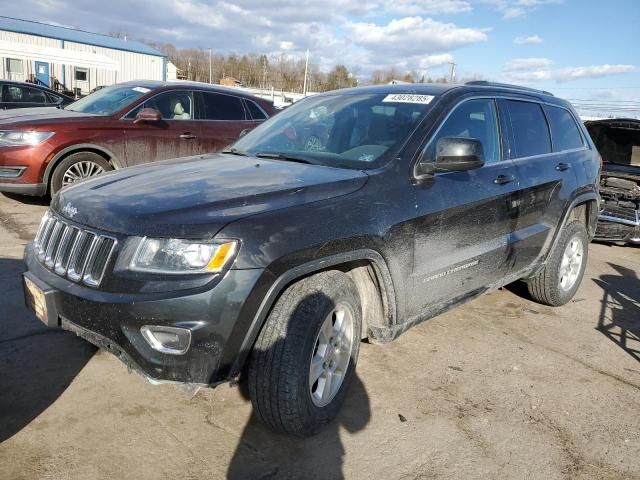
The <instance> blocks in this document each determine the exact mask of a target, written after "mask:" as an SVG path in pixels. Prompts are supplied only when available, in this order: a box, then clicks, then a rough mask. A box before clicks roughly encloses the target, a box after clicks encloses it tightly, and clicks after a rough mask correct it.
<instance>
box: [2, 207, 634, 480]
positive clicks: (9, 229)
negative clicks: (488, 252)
mask: <svg viewBox="0 0 640 480" xmlns="http://www.w3.org/2000/svg"><path fill="white" fill-rule="evenodd" d="M45 209H46V204H45V202H43V201H39V200H34V199H25V198H20V197H17V196H16V197H8V196H4V195H2V194H0V478H1V479H30V480H32V479H39V478H51V479H83V480H89V479H102V478H114V479H118V478H132V479H146V478H149V479H164V478H167V479H177V478H186V479H192V478H193V479H195V478H211V479H217V478H226V477H229V478H278V479H279V478H301V479H302V478H304V479H311V478H322V479H330V478H342V477H345V478H349V479H361V478H362V479H367V480H368V479H370V478H372V477H375V478H379V479H418V478H419V479H432V478H452V479H453V478H455V479H461V478H465V479H467V478H479V479H480V478H482V479H487V478H500V479H502V478H526V479H532V478H540V479H545V480H550V479H563V478H585V479H587V478H588V479H594V478H611V479H623V478H640V415H638V412H639V411H640V280H639V276H640V249H638V248H623V247H615V246H606V245H592V246H591V249H590V254H591V256H590V259H589V267H588V269H587V273H586V276H585V279H584V281H583V284H582V287H581V289H580V290H579V291H578V293H577V295H576V298H575V299H574V300H573V302H572V303H570V304H569V305H567V306H565V307H562V308H559V309H552V308H549V307H545V306H541V305H538V304H535V303H533V302H531V301H529V300H527V299H526V298H525V297H523V296H521V295H519V294H518V291H517V289H503V290H500V291H497V292H494V293H492V294H490V295H487V296H484V297H483V298H480V299H478V300H476V301H474V302H472V303H470V304H468V305H465V306H463V307H460V308H457V309H455V310H452V311H451V312H449V313H446V314H444V315H441V316H439V317H437V318H434V319H433V320H430V321H428V322H426V323H423V324H421V325H419V326H417V327H415V328H413V329H411V330H409V331H408V332H407V333H406V334H404V335H403V336H402V337H400V338H399V339H398V340H397V341H396V342H394V343H393V344H391V345H387V346H376V345H369V344H363V345H362V348H361V357H360V361H359V365H358V378H357V381H356V382H355V384H354V385H353V386H352V389H351V391H350V394H349V396H348V399H347V403H346V405H345V408H344V409H343V411H342V413H341V415H340V417H339V419H338V421H337V422H335V423H334V424H332V425H331V426H330V427H329V428H327V429H326V430H325V431H323V432H322V433H321V434H320V435H319V436H317V437H315V438H312V439H308V440H304V441H301V440H297V439H296V440H292V439H290V438H287V437H284V436H281V435H275V434H273V433H271V432H270V431H269V430H267V429H265V428H263V427H262V426H261V424H259V423H258V422H257V421H256V420H255V419H254V418H253V417H252V416H251V405H250V402H249V401H248V400H247V398H246V395H245V394H244V392H243V389H242V388H241V387H237V386H233V387H229V386H228V385H223V386H221V387H219V388H217V389H214V390H211V389H204V390H199V391H195V390H191V389H189V388H178V387H176V386H170V385H162V386H152V385H150V384H148V383H147V382H146V381H145V380H143V379H142V378H141V377H139V376H138V375H136V374H134V373H128V372H127V369H126V367H125V366H123V365H122V364H121V363H120V362H119V361H118V360H116V359H115V358H114V357H113V356H111V355H110V354H107V353H104V352H99V351H96V350H95V349H94V348H93V347H92V346H90V345H89V344H87V343H85V342H84V341H82V340H80V339H79V338H77V337H75V336H74V335H73V334H70V333H67V332H62V331H53V330H46V329H45V328H44V327H43V326H42V325H41V324H40V323H39V322H38V321H37V320H36V319H35V317H33V316H32V315H31V314H30V313H29V312H28V311H27V310H26V309H25V308H24V306H23V299H22V290H21V285H20V273H21V272H22V270H23V266H22V262H21V256H22V250H23V248H24V245H25V244H26V242H27V241H29V240H30V239H31V237H32V236H33V235H34V233H35V229H36V226H37V223H38V221H39V219H40V216H41V215H42V213H43V212H44V210H45Z"/></svg>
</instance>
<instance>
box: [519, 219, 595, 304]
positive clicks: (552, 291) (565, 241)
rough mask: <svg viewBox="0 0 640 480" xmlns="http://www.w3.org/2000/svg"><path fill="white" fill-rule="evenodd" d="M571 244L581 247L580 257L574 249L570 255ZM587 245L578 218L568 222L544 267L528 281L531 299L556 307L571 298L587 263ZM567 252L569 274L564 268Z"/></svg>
mask: <svg viewBox="0 0 640 480" xmlns="http://www.w3.org/2000/svg"><path fill="white" fill-rule="evenodd" d="M575 242H578V243H579V245H578V244H576V243H575ZM574 245H578V247H576V248H578V249H581V252H582V253H581V255H579V258H578V255H577V254H575V252H574V253H573V254H572V253H571V252H569V250H573V246H574ZM588 247H589V241H588V235H587V229H586V228H585V226H584V224H583V223H582V222H580V221H577V220H574V221H573V222H571V223H569V224H567V225H566V226H565V227H564V229H563V230H562V232H561V233H560V238H559V239H558V243H557V244H556V245H555V246H554V248H553V251H552V252H551V254H550V255H549V258H548V259H547V263H546V264H545V266H544V268H543V269H542V270H541V271H540V272H539V273H538V274H537V275H536V276H535V277H534V278H532V279H531V280H530V281H529V282H528V283H527V287H528V289H529V294H530V295H531V296H532V297H533V299H534V300H535V301H537V302H539V303H543V304H545V305H550V306H552V307H559V306H561V305H564V304H565V303H567V302H568V301H569V300H571V299H572V298H573V296H574V295H575V293H576V291H577V290H578V288H579V287H580V283H581V282H582V277H583V275H584V271H585V268H586V266H587V259H588V254H589V249H588ZM566 252H569V253H568V254H569V255H570V256H572V257H573V260H571V261H570V262H569V263H570V265H569V271H570V273H567V272H568V270H566V269H565V265H567V263H566V262H567V259H566V258H565V253H566ZM563 261H564V262H565V263H563ZM578 262H579V263H578Z"/></svg>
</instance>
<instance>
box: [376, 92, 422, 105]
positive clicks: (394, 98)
mask: <svg viewBox="0 0 640 480" xmlns="http://www.w3.org/2000/svg"><path fill="white" fill-rule="evenodd" d="M431 100H433V95H414V94H411V93H391V94H389V95H387V96H386V97H384V100H382V101H383V102H394V103H423V104H425V105H426V104H428V103H431Z"/></svg>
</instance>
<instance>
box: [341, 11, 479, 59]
mask: <svg viewBox="0 0 640 480" xmlns="http://www.w3.org/2000/svg"><path fill="white" fill-rule="evenodd" d="M349 26H350V30H351V35H350V39H351V41H352V42H353V43H355V44H356V45H360V46H363V47H366V48H368V49H371V50H372V51H373V52H375V53H376V55H385V54H391V55H395V56H402V55H419V54H434V53H441V52H446V51H449V50H453V49H456V48H460V47H463V46H465V45H470V44H473V43H479V42H485V41H486V40H487V39H488V37H487V33H486V31H487V30H486V29H478V28H460V27H457V26H456V25H454V24H452V23H441V22H437V21H435V20H432V19H431V18H422V17H405V18H399V19H394V20H391V21H390V22H389V23H388V24H386V25H376V24H373V23H351V24H350V25H349Z"/></svg>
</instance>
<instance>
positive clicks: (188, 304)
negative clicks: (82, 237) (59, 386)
mask: <svg viewBox="0 0 640 480" xmlns="http://www.w3.org/2000/svg"><path fill="white" fill-rule="evenodd" d="M25 262H26V264H27V268H28V271H27V272H26V273H25V276H26V277H28V278H29V279H30V280H32V281H34V282H35V283H37V285H38V286H39V288H40V289H42V290H44V291H46V292H47V299H48V300H47V306H48V310H49V315H48V319H47V320H45V323H48V324H49V326H52V327H60V328H63V329H65V330H69V331H72V332H74V333H76V334H77V335H78V336H80V337H82V338H84V339H85V340H87V341H89V342H90V343H92V344H94V345H96V346H98V347H100V348H103V349H105V350H108V351H110V352H111V353H113V354H115V355H116V356H117V357H118V358H120V360H122V361H123V362H124V363H125V364H126V365H127V366H128V367H129V368H131V369H133V370H135V371H137V372H139V373H141V374H142V375H143V376H145V377H146V378H147V379H149V380H150V381H152V382H154V383H155V382H180V383H194V384H203V385H212V384H216V383H220V382H221V381H224V380H226V379H227V378H226V372H228V371H229V369H230V366H231V363H232V361H233V360H234V359H235V358H236V356H237V354H238V352H237V351H235V349H237V347H236V346H235V345H237V343H238V341H237V339H234V338H233V337H234V336H237V335H238V326H239V324H240V325H242V324H244V323H245V321H244V320H243V318H244V316H246V315H247V313H246V311H245V310H243V308H244V307H245V302H246V300H247V298H248V297H250V295H251V293H252V291H253V290H254V288H255V285H256V283H257V282H258V281H259V279H260V278H261V275H262V274H263V272H264V271H263V270H261V269H251V270H230V271H228V272H227V273H226V275H224V277H223V278H221V279H218V280H217V281H214V282H211V284H207V285H205V286H204V287H202V288H197V289H191V290H185V291H177V292H168V293H162V294H157V293H156V294H141V293H136V294H126V293H109V292H104V291H100V290H97V289H95V288H92V287H87V286H84V285H81V284H76V283H73V282H70V281H69V280H67V279H65V278H62V277H59V276H58V275H56V274H54V273H52V272H51V271H49V270H47V269H46V268H45V267H44V266H43V265H41V264H40V263H39V262H38V261H37V260H36V258H35V256H34V255H33V253H32V250H31V248H30V246H28V247H27V249H26V250H25ZM51 310H53V311H51ZM143 325H162V326H170V327H180V328H188V329H189V330H191V336H192V340H191V346H190V348H189V349H188V350H187V352H186V353H185V354H183V355H170V354H166V353H161V352H159V351H156V350H154V349H153V348H151V346H150V345H149V343H147V341H146V340H145V339H144V338H143V336H142V334H141V332H140V328H141V327H142V326H143ZM241 330H242V329H241Z"/></svg>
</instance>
